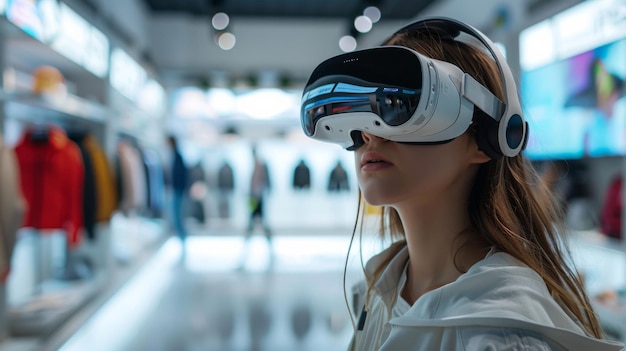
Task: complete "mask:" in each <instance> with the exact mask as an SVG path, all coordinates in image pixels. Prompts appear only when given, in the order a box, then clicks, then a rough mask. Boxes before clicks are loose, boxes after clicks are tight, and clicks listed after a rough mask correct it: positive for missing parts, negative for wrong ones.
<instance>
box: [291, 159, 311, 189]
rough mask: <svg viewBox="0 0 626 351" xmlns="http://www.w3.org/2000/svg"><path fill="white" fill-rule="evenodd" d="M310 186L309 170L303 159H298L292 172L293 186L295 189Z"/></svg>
mask: <svg viewBox="0 0 626 351" xmlns="http://www.w3.org/2000/svg"><path fill="white" fill-rule="evenodd" d="M310 187H311V170H310V169H309V166H307V164H306V162H304V160H300V162H299V163H298V165H297V166H296V169H295V170H294V173H293V188H294V189H296V190H302V189H309V188H310Z"/></svg>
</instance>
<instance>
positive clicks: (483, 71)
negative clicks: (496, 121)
mask: <svg viewBox="0 0 626 351" xmlns="http://www.w3.org/2000/svg"><path fill="white" fill-rule="evenodd" d="M383 45H399V46H405V47H408V48H411V49H413V50H415V51H417V52H420V53H422V54H423V55H426V56H428V57H431V58H434V59H438V60H442V61H447V62H450V63H453V64H454V65H456V66H458V67H459V68H461V70H463V71H464V72H466V73H468V74H470V75H471V76H472V77H474V79H476V80H477V81H479V82H480V83H482V84H483V85H485V86H486V87H487V88H489V90H491V91H492V92H493V93H494V94H496V95H497V96H498V97H499V98H500V99H501V100H503V101H505V100H504V96H503V95H504V93H503V86H502V85H503V82H502V79H501V77H500V73H499V71H498V68H497V66H496V64H495V62H494V60H493V59H492V58H491V57H489V56H487V55H486V54H484V53H483V52H482V51H481V50H479V49H477V48H475V47H473V46H470V45H466V44H464V43H460V42H456V41H452V40H441V38H440V37H438V36H437V35H436V34H433V33H429V32H428V31H425V30H420V31H403V32H402V33H395V34H394V35H392V36H391V37H390V38H388V39H387V40H385V42H384V43H383ZM482 118H484V116H480V113H475V116H474V123H473V124H472V128H471V129H470V130H469V131H468V132H469V133H473V134H474V135H475V131H476V130H477V128H480V123H481V119H482ZM360 201H361V202H363V199H362V197H361V200H360ZM468 204H469V205H468V209H467V210H468V212H469V215H470V218H471V221H472V224H473V225H474V228H475V229H476V231H477V232H479V233H480V235H483V237H484V239H485V240H486V241H487V242H488V243H489V244H491V245H492V246H493V247H494V248H495V250H497V251H501V252H506V253H508V254H510V255H512V256H513V257H515V258H516V259H518V260H520V261H521V262H523V263H524V264H526V265H527V266H528V267H530V268H531V269H533V270H534V271H536V272H537V273H538V274H539V275H540V276H541V278H542V279H543V281H544V282H545V284H546V285H547V287H548V290H549V291H550V293H551V294H552V296H553V297H554V299H555V300H556V301H557V302H558V303H559V304H560V305H561V306H562V307H563V308H564V309H565V310H566V311H567V312H569V313H570V314H573V316H574V317H575V318H576V319H577V320H578V322H579V323H581V324H582V326H583V327H584V328H585V329H586V331H587V332H588V333H589V334H591V335H593V336H595V337H597V338H600V337H602V329H601V327H600V323H599V321H598V318H597V316H596V314H595V312H594V310H593V308H592V306H591V303H590V302H589V298H588V297H587V295H586V293H585V290H584V286H583V282H582V280H581V278H580V276H579V275H578V274H577V272H576V270H575V269H574V268H572V267H571V266H570V263H571V262H572V261H571V257H570V252H569V250H568V248H567V246H566V243H565V242H564V238H562V235H563V234H565V233H566V228H565V225H564V223H563V213H562V210H561V207H560V206H559V202H558V201H557V199H556V197H555V196H553V194H552V193H551V189H550V188H549V187H548V186H547V184H546V183H545V182H544V180H543V179H542V178H541V176H540V175H539V174H538V172H537V171H536V170H535V168H534V167H533V166H532V164H531V163H530V161H529V160H528V159H527V158H526V157H525V156H523V155H522V154H521V153H520V154H519V155H517V156H515V157H502V158H500V159H497V160H491V161H489V162H487V163H485V164H483V165H481V167H480V169H479V171H478V174H477V176H476V177H475V182H474V185H473V188H472V191H471V193H470V198H469V202H468ZM363 207H364V206H360V211H359V212H360V213H359V216H358V218H357V222H358V221H359V218H360V221H361V222H363V216H364V211H363ZM356 228H357V226H355V229H356ZM380 234H381V235H382V236H383V237H389V238H392V239H393V238H396V239H398V238H400V239H402V238H403V237H404V231H403V229H402V224H401V223H400V217H399V216H398V213H397V212H396V211H395V210H394V209H393V208H390V207H384V208H383V211H382V212H381V218H380ZM402 244H403V241H402V240H400V241H399V242H397V243H396V245H395V246H396V249H397V250H399V248H400V247H401V245H402ZM391 257H392V255H390V257H389V260H390V259H391ZM389 260H388V261H389ZM388 261H387V262H384V263H383V264H381V266H379V269H378V270H377V271H376V272H375V274H374V276H373V277H368V284H369V286H370V289H371V287H372V284H373V282H375V281H376V280H377V279H378V277H379V276H380V274H381V272H382V270H383V269H384V266H386V264H387V263H388Z"/></svg>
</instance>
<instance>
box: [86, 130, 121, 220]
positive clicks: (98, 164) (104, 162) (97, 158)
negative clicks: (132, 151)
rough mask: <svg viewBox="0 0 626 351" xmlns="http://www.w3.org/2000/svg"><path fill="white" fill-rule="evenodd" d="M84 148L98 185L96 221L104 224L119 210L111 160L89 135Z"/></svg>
mask: <svg viewBox="0 0 626 351" xmlns="http://www.w3.org/2000/svg"><path fill="white" fill-rule="evenodd" d="M82 145H83V146H84V148H85V150H87V153H89V157H90V158H91V163H92V166H93V174H94V180H95V184H96V199H97V204H96V221H97V222H104V221H108V220H109V219H111V216H112V215H113V212H114V211H115V209H116V208H117V202H118V200H117V193H116V190H115V188H116V184H115V178H114V176H113V171H112V167H111V164H110V163H109V160H108V158H107V156H106V154H105V153H104V150H103V149H102V146H101V145H100V144H99V143H98V141H97V140H96V138H95V137H94V136H93V135H91V134H87V135H85V137H84V138H83V142H82Z"/></svg>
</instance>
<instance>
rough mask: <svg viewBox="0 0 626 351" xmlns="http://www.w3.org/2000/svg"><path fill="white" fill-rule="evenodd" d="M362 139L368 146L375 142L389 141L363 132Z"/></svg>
mask: <svg viewBox="0 0 626 351" xmlns="http://www.w3.org/2000/svg"><path fill="white" fill-rule="evenodd" d="M361 138H363V142H364V143H366V144H371V143H373V142H378V143H380V142H383V141H387V139H384V138H381V137H379V136H376V135H374V134H370V133H368V132H361Z"/></svg>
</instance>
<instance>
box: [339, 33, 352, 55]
mask: <svg viewBox="0 0 626 351" xmlns="http://www.w3.org/2000/svg"><path fill="white" fill-rule="evenodd" d="M339 48H340V49H341V50H342V51H343V52H350V51H354V50H355V49H356V39H355V38H354V37H353V36H351V35H345V36H343V37H341V39H339Z"/></svg>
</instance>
